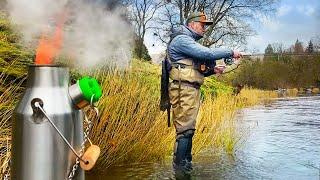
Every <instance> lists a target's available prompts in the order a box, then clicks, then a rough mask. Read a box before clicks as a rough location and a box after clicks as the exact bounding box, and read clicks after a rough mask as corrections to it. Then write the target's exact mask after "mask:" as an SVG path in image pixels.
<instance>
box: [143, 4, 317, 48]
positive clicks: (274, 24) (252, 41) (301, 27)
mask: <svg viewBox="0 0 320 180" xmlns="http://www.w3.org/2000/svg"><path fill="white" fill-rule="evenodd" d="M252 27H253V29H254V30H255V31H256V35H254V36H252V37H249V38H248V45H247V49H248V51H251V50H253V49H256V50H258V52H257V53H263V52H264V49H265V48H266V47H267V45H268V44H269V43H270V44H272V43H282V44H283V45H284V47H285V48H289V47H290V46H291V45H292V44H294V43H295V41H296V40H297V39H298V40H299V41H302V42H303V45H304V46H306V45H307V44H308V42H309V41H310V39H312V38H314V37H315V36H320V0H282V1H281V2H280V3H279V5H278V8H277V11H276V13H275V14H274V15H272V16H270V17H268V18H266V17H260V22H252ZM145 43H146V46H147V48H148V50H149V53H150V54H158V53H162V52H163V51H164V50H165V47H163V45H161V43H160V42H159V41H157V40H156V39H155V37H153V36H152V34H147V35H146V41H145Z"/></svg>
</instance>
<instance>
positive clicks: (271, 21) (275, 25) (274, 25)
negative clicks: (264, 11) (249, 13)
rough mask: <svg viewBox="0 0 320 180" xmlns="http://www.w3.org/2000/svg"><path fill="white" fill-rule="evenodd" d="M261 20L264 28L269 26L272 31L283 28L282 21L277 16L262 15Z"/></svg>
mask: <svg viewBox="0 0 320 180" xmlns="http://www.w3.org/2000/svg"><path fill="white" fill-rule="evenodd" d="M259 19H260V21H261V22H262V24H263V28H267V29H268V30H270V31H273V32H275V31H278V30H279V29H280V28H281V26H282V25H281V23H280V21H279V20H278V19H277V18H271V17H266V16H263V15H262V16H260V17H259Z"/></svg>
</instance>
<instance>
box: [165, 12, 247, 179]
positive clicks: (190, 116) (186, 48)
mask: <svg viewBox="0 0 320 180" xmlns="http://www.w3.org/2000/svg"><path fill="white" fill-rule="evenodd" d="M211 24H213V21H209V20H207V18H206V15H205V14H204V13H202V12H194V13H191V14H190V15H189V16H188V18H187V20H186V25H181V26H179V27H178V28H176V29H173V31H172V34H171V36H170V42H169V44H168V48H167V56H166V59H165V60H164V61H163V62H162V77H161V103H160V109H161V110H168V120H169V121H168V125H169V126H170V108H171V112H172V119H173V124H174V127H175V129H176V142H175V147H174V157H173V168H174V170H175V172H176V175H177V173H179V172H182V173H183V174H188V173H190V171H191V170H192V163H191V161H192V153H191V150H192V138H193V135H194V132H195V125H196V118H197V115H198V111H199V107H200V86H201V85H202V84H203V81H204V77H207V76H210V75H213V74H221V73H223V72H224V70H225V66H216V60H219V59H222V58H226V59H232V58H236V59H238V58H240V57H241V53H240V52H238V51H233V50H231V49H222V48H215V49H210V48H207V47H205V46H202V45H201V44H199V43H198V42H197V41H198V40H199V39H201V38H202V37H203V35H204V33H205V27H206V26H208V25H211Z"/></svg>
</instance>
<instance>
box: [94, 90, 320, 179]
mask: <svg viewBox="0 0 320 180" xmlns="http://www.w3.org/2000/svg"><path fill="white" fill-rule="evenodd" d="M237 119H238V125H239V129H241V131H243V132H246V134H245V135H243V141H241V143H239V144H238V146H237V151H236V152H235V156H234V157H230V156H227V155H225V156H223V155H222V157H221V156H219V157H215V155H214V154H216V153H214V152H212V150H208V151H206V152H203V153H201V154H200V155H198V156H197V157H195V158H194V163H193V164H194V170H193V172H192V174H191V179H281V180H283V179H288V180H295V179H297V180H309V179H310V180H320V96H309V97H297V98H281V99H278V100H276V101H274V102H273V103H271V104H269V105H266V106H256V107H252V108H246V109H242V110H241V111H240V112H239V114H238V116H237ZM88 179H89V180H94V179H95V180H100V179H101V180H105V179H174V173H173V171H172V167H171V163H170V161H168V162H166V163H161V164H160V163H144V164H131V165H126V166H117V167H113V168H110V169H109V170H108V171H107V172H106V173H105V174H104V175H99V176H93V175H91V176H89V178H88Z"/></svg>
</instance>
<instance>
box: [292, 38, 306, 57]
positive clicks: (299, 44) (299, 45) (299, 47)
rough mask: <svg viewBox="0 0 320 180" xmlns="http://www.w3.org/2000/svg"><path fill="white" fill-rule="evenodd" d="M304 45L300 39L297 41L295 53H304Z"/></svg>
mask: <svg viewBox="0 0 320 180" xmlns="http://www.w3.org/2000/svg"><path fill="white" fill-rule="evenodd" d="M303 52H304V51H303V45H302V42H300V41H299V40H298V39H297V41H296V43H295V44H294V53H298V54H300V53H303Z"/></svg>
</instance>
